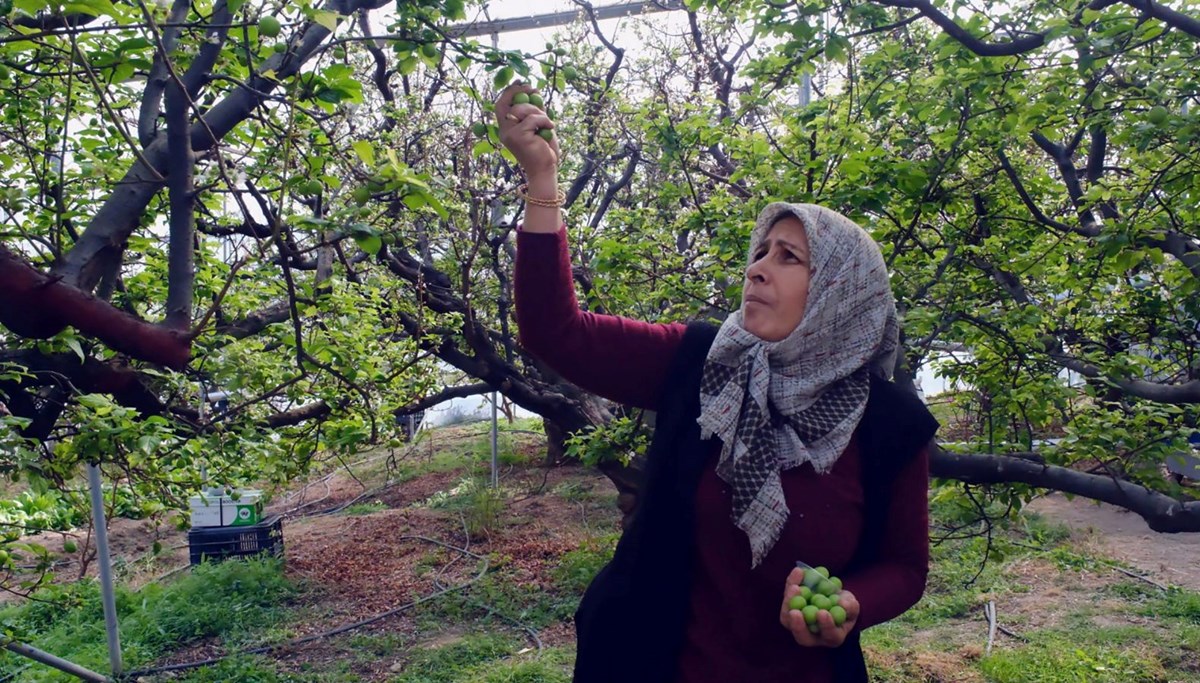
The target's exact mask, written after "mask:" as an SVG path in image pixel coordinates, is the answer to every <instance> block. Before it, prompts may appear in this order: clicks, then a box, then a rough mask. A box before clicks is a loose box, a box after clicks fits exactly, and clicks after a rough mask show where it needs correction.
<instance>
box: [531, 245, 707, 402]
mask: <svg viewBox="0 0 1200 683" xmlns="http://www.w3.org/2000/svg"><path fill="white" fill-rule="evenodd" d="M515 288H516V308H517V327H518V328H519V332H520V340H521V345H522V346H524V347H525V348H526V349H527V350H528V351H529V352H530V353H532V354H533V355H535V356H537V357H538V358H540V359H541V360H542V361H544V362H545V363H546V364H547V365H549V366H550V367H551V368H554V370H555V371H556V372H558V373H559V374H561V375H562V376H563V377H566V378H567V379H568V380H570V381H571V382H574V383H575V384H577V385H578V386H580V387H582V388H584V389H586V390H588V391H590V392H592V393H594V394H598V395H600V396H603V397H605V398H607V399H610V400H613V401H617V402H619V403H625V404H628V405H632V406H637V407H640V408H650V409H655V408H657V407H658V398H659V395H660V393H661V391H662V385H663V383H664V381H665V379H666V375H667V367H668V365H669V364H670V362H671V359H672V358H673V357H674V356H675V351H676V349H677V348H678V347H679V342H680V340H681V339H683V333H684V331H685V330H686V329H687V328H686V327H685V326H684V325H680V324H671V325H662V324H650V323H645V322H641V321H638V320H630V319H628V318H621V317H618V316H612V315H598V314H595V313H587V312H585V311H581V310H579V304H578V303H577V302H576V300H575V288H574V285H573V283H572V280H571V257H570V255H569V252H568V250H567V236H566V230H565V229H560V230H559V231H558V232H555V233H552V234H536V233H532V232H521V233H520V234H519V235H518V236H517V272H516V282H515Z"/></svg>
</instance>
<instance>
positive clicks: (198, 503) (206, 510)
mask: <svg viewBox="0 0 1200 683" xmlns="http://www.w3.org/2000/svg"><path fill="white" fill-rule="evenodd" d="M224 499H225V496H223V495H221V493H220V490H219V489H218V491H217V492H208V493H202V494H200V495H198V496H192V497H191V498H189V499H188V502H189V503H190V504H191V508H192V526H193V527H198V526H223V524H222V523H221V507H222V502H223V501H224Z"/></svg>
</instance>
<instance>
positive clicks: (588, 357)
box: [496, 86, 937, 683]
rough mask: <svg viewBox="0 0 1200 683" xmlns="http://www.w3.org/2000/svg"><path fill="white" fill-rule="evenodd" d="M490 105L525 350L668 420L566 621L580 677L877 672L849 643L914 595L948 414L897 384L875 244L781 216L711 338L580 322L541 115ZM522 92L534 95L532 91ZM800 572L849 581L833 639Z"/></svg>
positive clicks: (587, 318) (795, 681)
mask: <svg viewBox="0 0 1200 683" xmlns="http://www.w3.org/2000/svg"><path fill="white" fill-rule="evenodd" d="M519 92H526V93H529V92H532V89H531V88H529V87H528V86H513V87H510V88H508V89H507V90H505V91H504V92H503V93H502V94H501V95H500V97H499V98H498V100H497V102H496V114H497V118H498V120H499V125H500V139H501V141H502V142H503V144H504V145H505V146H506V147H507V148H508V149H509V150H510V151H511V152H512V153H513V154H514V155H515V156H516V158H517V160H518V162H519V163H520V164H521V167H522V169H523V170H524V172H525V174H526V177H527V179H528V181H529V182H528V184H527V185H526V186H525V187H524V188H523V189H522V192H521V194H522V196H524V197H525V198H526V206H527V213H526V220H525V223H524V225H523V226H522V229H521V231H520V233H519V235H518V238H517V245H518V246H517V267H516V306H517V321H518V325H519V328H520V336H521V343H522V344H523V345H524V346H525V348H526V349H527V350H529V351H530V352H531V353H533V354H534V355H536V356H538V357H539V358H541V359H542V360H543V361H544V362H546V363H547V364H548V365H549V366H550V367H552V368H554V369H555V370H556V371H558V372H559V373H561V374H562V375H563V376H564V377H566V378H567V379H569V380H571V381H572V382H574V383H576V384H578V385H579V386H581V387H583V388H585V389H587V390H589V391H592V392H595V393H596V394H599V395H601V396H604V397H607V398H609V399H611V400H614V401H618V402H621V403H626V404H630V405H633V406H638V407H642V408H648V409H653V410H656V411H657V420H656V426H655V435H654V441H653V443H652V445H651V448H650V452H649V455H648V458H647V469H646V479H645V482H644V485H643V487H642V491H641V493H640V495H639V500H638V503H637V508H636V511H635V513H634V516H633V520H632V523H631V524H630V525H629V527H628V529H627V530H626V531H625V533H624V535H623V536H622V538H621V540H620V542H619V543H618V545H617V549H616V552H615V554H614V557H613V560H612V562H610V563H609V565H608V566H606V567H605V568H604V569H603V570H602V571H601V572H600V574H598V575H597V577H596V579H595V580H594V581H593V582H592V584H591V586H589V588H588V590H587V592H586V594H585V595H584V598H583V600H582V601H581V603H580V606H579V610H578V611H577V613H576V615H575V621H576V633H577V638H578V654H577V658H576V664H575V681H576V683H592V682H596V683H616V682H617V681H622V682H624V681H645V682H647V683H649V682H655V683H718V682H719V683H741V682H746V683H751V682H752V683H784V682H787V683H810V682H811V683H822V682H828V681H837V682H839V683H841V682H843V681H865V680H867V673H866V666H865V663H864V661H863V656H862V651H861V649H860V647H859V644H858V636H859V633H860V632H861V631H862V630H863V629H865V628H867V627H869V626H872V625H874V624H878V623H880V622H883V621H887V620H889V619H892V618H894V617H896V616H898V615H899V614H901V613H902V612H904V611H905V610H907V609H908V608H909V607H911V606H912V605H913V604H914V603H916V601H917V600H918V599H919V598H920V596H921V593H922V591H923V590H924V586H925V576H926V573H927V570H928V562H929V540H928V528H927V526H928V519H927V507H928V502H927V490H928V455H927V450H926V449H927V445H928V443H929V442H930V439H931V438H932V436H933V433H934V431H935V430H936V427H937V423H936V422H935V421H934V420H933V418H932V416H931V415H930V414H929V412H928V411H927V410H926V409H925V407H924V406H923V405H922V404H921V403H920V401H918V400H917V399H916V398H915V397H913V396H910V395H907V394H904V393H902V392H900V391H899V390H898V389H896V388H895V386H894V385H893V384H891V383H890V382H889V381H888V379H887V378H888V377H889V376H890V371H891V368H892V364H893V362H894V359H895V353H896V347H897V324H896V314H895V304H894V302H893V299H892V295H891V291H890V286H889V282H888V276H887V272H886V269H885V267H884V262H883V259H882V256H881V255H880V253H879V248H878V246H877V245H876V244H875V243H874V242H873V241H872V240H871V238H870V237H869V236H868V235H867V234H866V232H864V231H863V230H862V229H861V228H859V227H858V226H857V225H855V224H854V223H853V222H851V221H849V220H848V219H846V218H845V217H843V216H841V215H840V214H837V213H835V212H833V211H830V210H828V209H824V208H821V207H817V206H813V205H792V204H781V203H777V204H771V205H769V206H767V207H766V208H765V209H764V210H763V211H762V213H761V215H760V216H759V218H758V221H757V225H756V226H755V229H754V232H753V234H752V237H751V247H750V255H749V260H748V266H747V269H746V280H745V287H744V291H743V296H742V306H741V308H740V309H739V310H738V311H736V312H735V313H733V314H732V315H730V316H729V317H728V318H727V319H726V320H725V322H724V324H722V325H721V327H720V328H719V329H717V328H715V327H713V326H710V325H705V324H692V325H681V324H671V325H663V324H648V323H643V322H638V321H634V320H628V319H625V318H619V317H615V316H604V315H595V314H591V313H586V312H583V311H580V309H579V307H578V305H577V303H576V301H575V297H574V288H573V285H572V278H571V264H570V257H569V254H568V250H567V243H566V233H565V227H564V225H563V221H562V215H561V212H560V210H559V207H560V206H561V203H562V198H563V197H562V193H561V192H560V191H559V190H558V178H557V160H558V154H559V148H558V142H557V138H556V137H554V136H548V137H549V138H550V139H549V140H547V139H545V138H543V137H542V136H541V135H539V131H542V130H543V129H551V130H552V129H553V128H554V123H553V122H552V121H551V120H550V119H549V118H548V117H547V116H546V114H545V112H544V111H542V110H541V109H540V108H538V107H536V106H534V105H532V104H528V103H521V104H514V103H513V101H512V98H513V96H514V95H515V94H516V93H519ZM522 99H524V98H522ZM798 561H801V562H804V563H807V564H808V565H811V566H817V565H824V566H825V567H827V568H829V569H830V570H831V571H832V572H833V573H834V574H835V575H837V576H840V577H841V578H842V580H843V593H842V596H841V602H840V604H841V605H842V606H843V607H844V608H845V610H846V619H845V621H844V623H843V624H842V625H840V626H838V625H836V624H835V623H834V620H833V618H832V616H831V615H830V613H829V612H827V611H822V612H821V613H820V615H819V618H818V624H819V627H820V628H819V632H817V633H812V632H810V630H809V628H808V626H807V625H806V623H805V621H804V618H803V615H802V614H801V613H800V612H799V611H796V610H791V609H789V608H788V601H789V600H790V598H791V597H792V596H794V595H795V594H797V593H798V592H799V591H800V588H799V584H800V582H801V581H802V578H803V572H802V571H801V570H798V569H796V563H797V562H798Z"/></svg>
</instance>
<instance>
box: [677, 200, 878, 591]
mask: <svg viewBox="0 0 1200 683" xmlns="http://www.w3.org/2000/svg"><path fill="white" fill-rule="evenodd" d="M789 214H790V215H793V216H795V217H796V218H798V219H799V220H800V222H801V223H802V224H803V225H804V229H805V232H806V234H807V236H808V248H809V259H810V263H811V266H810V267H811V269H812V272H811V275H810V285H809V294H808V302H807V306H806V308H805V311H804V318H803V319H802V320H801V321H800V324H799V325H798V326H797V327H796V329H795V330H793V331H792V332H791V334H789V335H788V336H787V337H786V338H785V339H783V340H782V341H778V342H767V341H763V340H762V339H760V338H759V337H756V336H755V335H753V334H751V333H750V332H748V331H746V329H745V327H743V322H742V320H743V316H742V313H743V312H742V310H741V309H740V308H739V309H738V310H737V311H735V312H734V313H733V314H732V315H730V316H729V317H728V318H726V320H725V322H724V324H723V325H721V329H720V331H719V332H718V333H717V338H716V340H715V341H714V342H713V345H712V348H711V349H710V350H709V352H708V358H707V359H706V360H705V363H704V374H703V379H702V381H701V387H700V417H699V419H698V420H697V422H698V423H699V424H700V431H701V435H702V437H703V438H708V437H710V436H713V435H715V436H717V437H718V438H720V439H721V441H722V442H723V445H722V448H721V457H720V461H719V462H718V464H717V474H718V476H720V477H721V479H723V480H724V481H725V482H726V483H727V484H729V485H730V486H731V487H732V489H733V513H732V520H733V522H734V524H736V525H737V526H738V528H740V529H742V530H743V531H745V532H746V535H747V536H748V537H749V539H750V550H751V566H752V567H757V566H758V564H759V562H761V561H762V559H763V557H765V556H766V554H767V553H768V552H769V551H770V550H771V548H772V547H773V546H774V545H775V541H776V540H778V539H779V534H780V533H781V532H782V531H783V525H784V523H785V522H786V521H787V516H788V507H787V503H786V502H785V501H784V496H783V488H782V486H781V484H780V477H779V473H780V472H781V471H783V470H785V469H790V468H792V467H798V466H800V465H802V464H804V463H806V462H807V463H811V464H812V466H813V468H814V469H815V470H816V471H817V472H819V473H822V474H824V473H826V472H828V471H829V470H830V468H832V467H833V464H834V462H836V461H837V459H838V457H840V456H841V454H842V452H843V451H844V450H845V449H846V445H847V444H848V443H849V442H850V437H851V436H852V435H853V433H854V430H855V428H856V427H857V426H858V421H859V419H860V418H861V417H862V414H863V410H864V409H865V408H866V405H867V394H868V392H869V386H870V384H869V376H870V373H877V374H880V375H882V376H884V377H891V372H892V363H893V362H894V360H895V355H896V348H897V346H898V330H899V328H898V325H897V322H896V303H895V300H894V299H893V298H892V289H891V284H890V283H889V281H888V274H887V268H886V266H885V264H884V261H883V256H882V254H881V253H880V251H879V246H878V245H877V244H875V241H874V240H872V239H871V237H870V235H868V234H867V233H866V231H865V230H863V229H862V228H861V227H859V226H858V225H857V224H855V223H854V222H853V221H851V220H850V219H848V218H846V217H845V216H843V215H841V214H840V213H837V212H836V211H832V210H830V209H826V208H824V207H821V206H816V205H813V204H787V203H782V202H777V203H773V204H770V205H768V206H767V207H766V208H765V209H763V211H762V212H761V213H760V214H759V216H758V221H757V222H756V224H755V227H754V232H753V233H752V234H751V238H750V252H749V253H750V255H751V256H750V257H751V259H752V258H753V254H754V253H755V251H756V250H757V249H758V247H759V245H760V244H761V243H762V241H763V240H764V239H765V238H766V237H767V234H768V233H769V232H770V230H771V227H772V226H773V225H774V224H775V222H776V221H778V220H779V219H781V218H784V217H786V216H788V215H789Z"/></svg>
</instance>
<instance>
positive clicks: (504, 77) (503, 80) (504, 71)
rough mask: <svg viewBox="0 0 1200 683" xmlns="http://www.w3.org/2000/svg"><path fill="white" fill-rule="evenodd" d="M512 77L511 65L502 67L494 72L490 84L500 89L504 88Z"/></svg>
mask: <svg viewBox="0 0 1200 683" xmlns="http://www.w3.org/2000/svg"><path fill="white" fill-rule="evenodd" d="M512 79H513V69H512V67H511V66H506V67H502V68H501V69H500V70H499V71H497V72H496V75H495V76H493V77H492V85H494V86H495V87H496V89H497V90H500V89H502V88H504V87H505V86H507V85H508V84H509V82H510V81H512Z"/></svg>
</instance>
